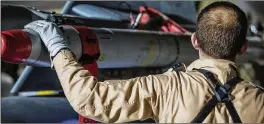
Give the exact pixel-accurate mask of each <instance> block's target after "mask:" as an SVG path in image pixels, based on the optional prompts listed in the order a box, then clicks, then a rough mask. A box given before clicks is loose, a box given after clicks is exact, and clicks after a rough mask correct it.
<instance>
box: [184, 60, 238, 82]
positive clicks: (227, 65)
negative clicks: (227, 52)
mask: <svg viewBox="0 0 264 124" xmlns="http://www.w3.org/2000/svg"><path fill="white" fill-rule="evenodd" d="M193 69H205V70H208V71H210V72H212V73H214V74H215V75H217V77H216V78H218V79H219V81H220V82H221V83H222V84H224V83H226V82H227V81H228V80H230V79H231V78H232V77H236V76H240V75H239V72H238V69H237V67H236V65H235V63H234V62H232V61H229V60H224V59H212V58H202V59H198V60H195V61H194V62H192V63H191V64H190V65H189V66H188V68H187V71H192V70H193Z"/></svg>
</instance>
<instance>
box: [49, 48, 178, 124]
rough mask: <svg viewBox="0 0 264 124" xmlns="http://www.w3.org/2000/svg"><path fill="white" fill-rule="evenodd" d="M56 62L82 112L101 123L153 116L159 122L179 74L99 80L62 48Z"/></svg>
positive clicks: (67, 92)
mask: <svg viewBox="0 0 264 124" xmlns="http://www.w3.org/2000/svg"><path fill="white" fill-rule="evenodd" d="M53 64H54V67H55V70H56V72H57V75H58V77H59V80H60V82H61V85H62V88H63V90H64V93H65V95H66V97H67V99H68V101H69V102H70V104H71V106H72V107H73V109H74V110H75V111H76V112H77V113H79V114H80V115H82V116H84V117H87V118H92V119H94V120H97V121H101V122H128V121H135V120H145V119H148V118H151V117H152V118H153V119H154V120H156V121H158V118H159V117H160V116H161V115H162V112H163V110H162V109H161V108H162V107H160V103H166V101H167V100H168V97H169V93H170V92H175V91H174V90H173V87H175V86H173V85H175V82H177V81H176V80H175V79H176V78H175V77H173V76H175V75H172V74H169V73H166V74H160V75H150V76H146V77H137V78H133V79H128V80H108V81H104V82H98V81H97V79H96V77H94V76H92V75H91V73H90V72H89V71H87V70H85V69H84V68H83V67H82V66H81V65H80V64H78V63H77V62H76V60H75V58H74V55H73V54H72V53H71V52H70V51H68V50H61V52H59V53H58V54H57V55H56V56H55V58H54V59H53Z"/></svg>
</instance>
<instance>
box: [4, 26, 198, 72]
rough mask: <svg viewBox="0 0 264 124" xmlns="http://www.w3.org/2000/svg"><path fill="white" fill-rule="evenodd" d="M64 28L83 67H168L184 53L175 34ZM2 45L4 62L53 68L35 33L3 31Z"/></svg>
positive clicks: (71, 46)
mask: <svg viewBox="0 0 264 124" xmlns="http://www.w3.org/2000/svg"><path fill="white" fill-rule="evenodd" d="M60 29H61V31H62V33H63V37H64V39H65V40H66V43H67V44H68V45H69V47H70V49H71V51H72V52H73V53H75V55H76V57H77V59H78V60H79V61H80V62H81V63H83V65H86V64H91V63H95V62H96V60H98V61H97V64H98V66H99V68H138V67H167V66H171V65H172V64H174V63H175V62H176V61H177V59H178V57H179V53H180V48H179V40H178V37H180V36H179V35H176V34H172V33H171V34H170V33H164V32H155V31H140V30H130V29H111V28H89V27H85V26H70V25H62V26H60ZM181 37H182V36H181ZM1 46H2V47H1V57H2V61H5V62H9V63H16V64H19V63H24V64H26V65H31V66H37V67H50V65H51V60H50V57H49V53H48V51H47V49H46V48H45V46H44V44H43V43H42V41H41V38H40V37H39V35H38V34H37V33H36V32H35V31H33V30H29V29H22V30H21V29H14V30H7V31H3V32H1ZM99 48H100V49H99ZM189 52H191V51H189ZM190 54H192V53H190ZM194 55H197V54H194ZM189 57H190V56H189Z"/></svg>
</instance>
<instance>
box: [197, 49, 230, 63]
mask: <svg viewBox="0 0 264 124" xmlns="http://www.w3.org/2000/svg"><path fill="white" fill-rule="evenodd" d="M199 58H200V59H215V58H213V57H211V56H209V55H207V54H205V53H204V52H203V51H201V50H199ZM225 60H229V61H232V62H234V61H235V58H230V59H225Z"/></svg>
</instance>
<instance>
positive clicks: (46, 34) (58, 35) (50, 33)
mask: <svg viewBox="0 0 264 124" xmlns="http://www.w3.org/2000/svg"><path fill="white" fill-rule="evenodd" d="M25 28H26V29H31V30H34V31H36V32H37V33H38V34H39V35H40V37H41V39H42V41H43V43H44V44H45V46H46V47H47V49H48V51H49V53H50V56H51V57H54V56H55V55H56V54H57V53H58V52H59V51H60V50H61V49H65V48H66V49H69V47H68V46H67V44H66V41H65V40H64V38H63V35H62V32H61V30H60V29H59V28H58V26H57V25H56V24H54V23H51V22H46V21H44V20H38V21H34V22H31V23H29V24H27V25H26V26H25Z"/></svg>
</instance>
